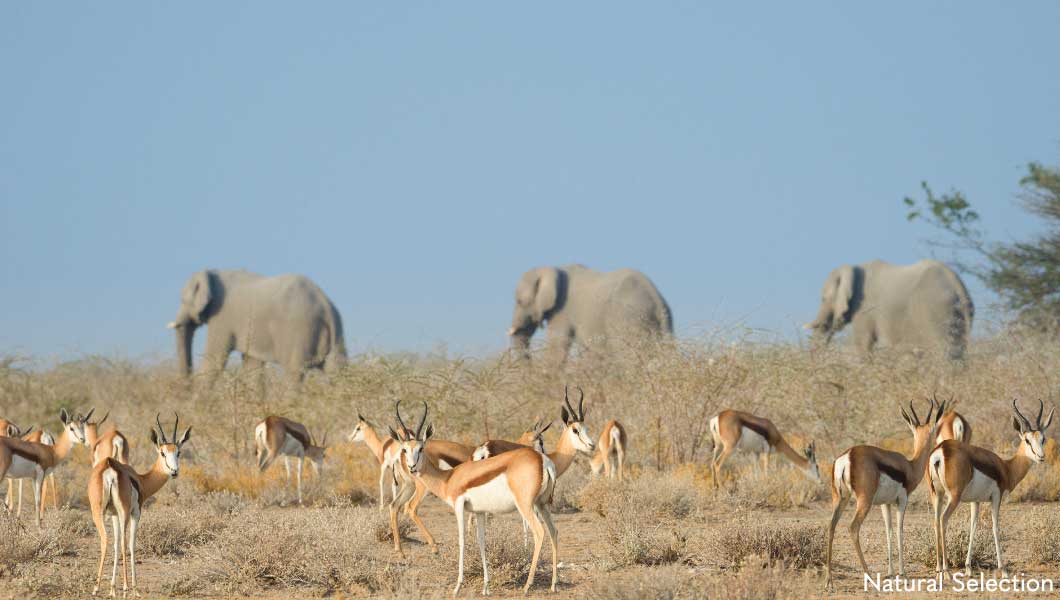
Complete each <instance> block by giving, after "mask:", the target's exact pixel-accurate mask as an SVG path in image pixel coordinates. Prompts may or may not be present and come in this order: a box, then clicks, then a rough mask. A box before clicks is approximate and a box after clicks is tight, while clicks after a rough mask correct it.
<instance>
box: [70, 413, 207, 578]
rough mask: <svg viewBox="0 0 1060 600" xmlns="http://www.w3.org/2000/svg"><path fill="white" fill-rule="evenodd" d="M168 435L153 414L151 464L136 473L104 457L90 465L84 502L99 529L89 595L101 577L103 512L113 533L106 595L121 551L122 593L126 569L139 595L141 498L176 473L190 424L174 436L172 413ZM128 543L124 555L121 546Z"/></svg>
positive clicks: (104, 535)
mask: <svg viewBox="0 0 1060 600" xmlns="http://www.w3.org/2000/svg"><path fill="white" fill-rule="evenodd" d="M174 417H176V419H175V420H174V422H173V434H172V439H166V433H165V431H164V430H163V429H162V423H161V422H160V421H159V417H158V415H156V416H155V424H156V425H157V426H158V431H157V432H156V431H155V429H154V428H152V429H151V443H152V444H154V446H155V450H157V451H158V458H156V459H155V463H154V466H152V467H151V470H149V471H147V472H146V473H137V472H136V470H135V469H133V468H132V467H130V466H129V465H126V464H122V463H120V462H118V461H117V460H116V459H114V458H111V457H109V456H108V457H105V458H104V459H103V460H102V461H100V463H99V464H97V465H95V466H94V467H93V468H92V474H91V475H90V476H89V478H88V504H89V507H90V508H91V510H92V522H93V523H95V525H96V531H97V532H99V569H98V570H97V571H96V586H95V587H94V588H92V595H93V596H95V595H96V594H97V593H98V592H99V582H100V580H102V579H103V565H104V563H105V562H106V560H107V526H106V525H105V524H104V522H103V518H104V516H106V515H110V517H111V528H112V530H113V534H114V568H113V570H112V571H111V574H110V595H111V596H113V595H114V588H115V585H116V579H117V576H118V555H119V554H120V555H121V580H122V595H123V596H124V595H125V592H126V591H128V589H129V578H128V575H129V573H128V572H129V570H130V567H131V571H132V590H133V594H134V595H136V596H139V595H140V593H139V592H138V591H137V589H136V528H137V526H138V525H139V523H140V516H141V515H142V514H143V508H144V502H146V501H147V499H148V498H150V497H151V496H153V495H155V493H157V492H158V490H160V489H162V486H164V485H165V484H166V482H167V481H169V479H170V478H171V477H176V476H177V475H178V474H179V473H180V449H181V448H182V447H183V446H184V444H185V443H186V442H187V441H188V438H190V437H191V427H188V428H187V429H185V430H184V435H182V436H180V439H179V440H178V439H177V426H178V424H179V423H180V417H179V416H176V415H174ZM126 544H128V558H127V559H126V556H125V548H126Z"/></svg>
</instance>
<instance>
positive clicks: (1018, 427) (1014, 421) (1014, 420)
mask: <svg viewBox="0 0 1060 600" xmlns="http://www.w3.org/2000/svg"><path fill="white" fill-rule="evenodd" d="M1012 428H1013V429H1015V430H1016V431H1018V432H1019V433H1023V425H1022V424H1020V420H1019V419H1017V418H1016V416H1015V415H1013V416H1012Z"/></svg>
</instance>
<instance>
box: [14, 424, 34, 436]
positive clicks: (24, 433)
mask: <svg viewBox="0 0 1060 600" xmlns="http://www.w3.org/2000/svg"><path fill="white" fill-rule="evenodd" d="M31 431H33V426H32V425H30V426H29V428H27V429H26V430H25V431H19V432H18V435H16V436H15V437H22V436H26V435H29V432H31Z"/></svg>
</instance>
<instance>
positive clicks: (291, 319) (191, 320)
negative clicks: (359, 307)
mask: <svg viewBox="0 0 1060 600" xmlns="http://www.w3.org/2000/svg"><path fill="white" fill-rule="evenodd" d="M202 325H206V326H207V327H206V329H207V331H206V356H205V359H204V365H203V371H204V372H205V374H206V382H207V388H210V387H212V385H213V383H214V382H215V381H216V379H217V376H218V375H220V373H221V371H223V370H224V367H225V363H226V362H227V361H228V355H229V354H231V353H232V352H233V351H237V352H240V353H242V355H243V368H245V369H249V370H251V371H254V370H257V371H261V368H262V367H263V366H264V364H265V363H266V362H269V363H278V364H279V365H280V366H282V367H283V369H284V375H285V377H286V378H287V381H288V383H289V384H291V385H290V386H289V389H298V387H299V386H300V384H301V382H302V380H303V378H304V376H305V372H306V370H307V369H313V368H317V369H324V370H326V371H331V370H332V369H333V368H334V367H336V366H338V365H341V364H344V363H345V362H346V343H345V341H344V340H343V336H342V318H341V317H340V316H339V311H338V310H337V309H336V308H335V305H334V304H332V302H331V300H330V299H328V297H327V295H326V294H324V291H323V290H321V289H320V288H319V287H318V286H317V285H316V284H315V283H313V282H312V281H311V280H310V279H308V278H306V277H304V276H302V275H293V274H288V275H277V276H275V277H266V276H263V275H258V274H257V273H251V272H249V271H243V270H213V269H209V270H205V271H199V272H198V273H195V274H194V275H192V276H191V279H189V280H188V282H187V283H186V284H185V285H184V289H183V291H182V292H181V295H180V308H179V309H178V310H177V318H176V319H175V320H173V321H172V322H170V323H169V324H168V325H167V327H169V328H170V329H173V330H174V331H175V333H176V338H177V358H178V360H179V361H180V366H181V370H182V372H183V374H184V376H185V377H189V376H190V375H191V371H192V357H191V354H192V351H191V348H192V338H193V337H194V335H195V330H196V329H198V328H199V327H200V326H202Z"/></svg>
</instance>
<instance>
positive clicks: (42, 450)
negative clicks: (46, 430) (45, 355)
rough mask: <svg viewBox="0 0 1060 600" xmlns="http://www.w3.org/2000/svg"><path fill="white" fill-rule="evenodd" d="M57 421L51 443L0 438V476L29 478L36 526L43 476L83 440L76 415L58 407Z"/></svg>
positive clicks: (41, 510)
mask: <svg viewBox="0 0 1060 600" xmlns="http://www.w3.org/2000/svg"><path fill="white" fill-rule="evenodd" d="M59 420H61V421H62V423H63V433H62V435H60V436H59V439H58V440H56V441H55V445H53V446H46V445H44V444H39V443H35V442H27V441H24V440H21V439H18V438H11V437H4V438H0V479H3V478H4V477H10V478H11V479H23V478H28V477H32V478H33V501H34V505H35V508H36V511H35V512H36V514H37V527H40V526H41V519H42V517H43V516H44V502H43V498H42V497H41V491H42V490H41V488H42V487H43V485H44V478H45V477H46V476H47V475H48V474H49V473H51V472H52V470H53V469H55V467H57V466H58V465H59V464H61V463H63V462H64V461H65V460H66V459H67V458H68V457H69V455H70V450H71V449H73V447H74V445H75V444H84V443H85V420H84V417H81V416H80V415H78V416H77V418H73V417H71V416H70V415H69V413H67V412H66V409H65V408H64V409H62V411H60V413H59Z"/></svg>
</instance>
